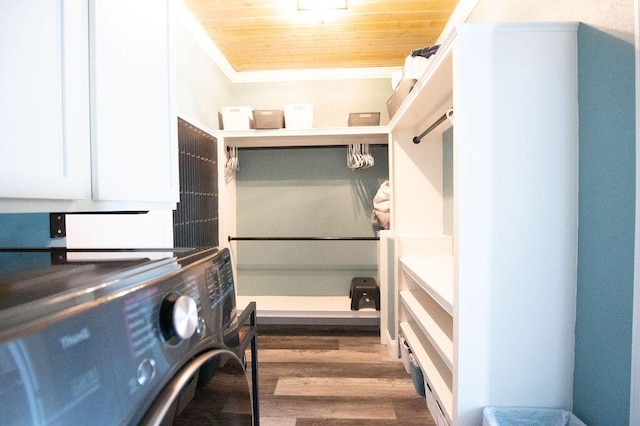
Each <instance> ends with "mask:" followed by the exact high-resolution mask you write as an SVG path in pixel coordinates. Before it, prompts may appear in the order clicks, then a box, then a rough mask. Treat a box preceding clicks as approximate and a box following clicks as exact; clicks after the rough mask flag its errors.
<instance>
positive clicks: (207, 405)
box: [141, 349, 254, 426]
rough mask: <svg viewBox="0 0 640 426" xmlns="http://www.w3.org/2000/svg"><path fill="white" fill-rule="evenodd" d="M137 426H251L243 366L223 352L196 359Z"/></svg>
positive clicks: (169, 384) (235, 357)
mask: <svg viewBox="0 0 640 426" xmlns="http://www.w3.org/2000/svg"><path fill="white" fill-rule="evenodd" d="M141 424H145V425H196V424H207V425H247V426H250V425H253V424H254V422H253V411H252V400H251V391H250V386H249V381H248V379H247V375H246V371H245V368H244V363H243V362H242V361H241V360H240V359H239V358H238V357H237V356H236V354H234V353H233V352H231V351H229V350H227V349H216V350H210V351H207V352H205V353H203V354H201V355H199V356H198V357H196V358H194V359H193V360H191V361H190V362H189V363H188V364H186V365H185V366H184V367H183V368H182V369H181V370H180V371H179V372H178V373H177V374H176V376H175V377H174V378H173V379H172V380H171V381H170V382H169V383H168V384H167V386H166V387H165V388H164V389H163V391H162V392H161V393H160V395H159V396H158V398H157V399H156V400H155V402H154V403H153V405H152V406H151V408H150V409H149V411H148V412H147V414H146V415H145V418H144V419H143V420H142V422H141Z"/></svg>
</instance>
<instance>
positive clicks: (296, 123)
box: [284, 104, 313, 129]
mask: <svg viewBox="0 0 640 426" xmlns="http://www.w3.org/2000/svg"><path fill="white" fill-rule="evenodd" d="M284 127H285V128H286V129H312V128H313V104H289V105H285V106H284Z"/></svg>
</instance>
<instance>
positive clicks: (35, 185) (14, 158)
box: [0, 0, 90, 199]
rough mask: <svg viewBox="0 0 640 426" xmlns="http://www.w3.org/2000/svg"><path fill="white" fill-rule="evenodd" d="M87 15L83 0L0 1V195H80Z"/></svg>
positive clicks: (85, 152)
mask: <svg viewBox="0 0 640 426" xmlns="http://www.w3.org/2000/svg"><path fill="white" fill-rule="evenodd" d="M86 16H87V7H86V5H84V4H83V3H82V2H80V1H51V0H33V1H27V2H23V1H3V2H1V3H0V57H2V67H1V69H0V134H1V135H2V136H1V138H0V197H3V198H31V199H82V198H83V197H84V194H85V189H84V188H85V185H86V182H87V179H88V176H89V175H88V173H89V166H90V163H89V161H87V159H88V158H89V144H88V140H89V75H88V73H87V67H88V66H87V61H88V34H87V18H86Z"/></svg>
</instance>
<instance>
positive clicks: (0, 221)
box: [0, 213, 65, 248]
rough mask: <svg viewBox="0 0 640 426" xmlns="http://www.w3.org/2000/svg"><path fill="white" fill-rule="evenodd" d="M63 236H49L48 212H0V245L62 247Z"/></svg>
mask: <svg viewBox="0 0 640 426" xmlns="http://www.w3.org/2000/svg"><path fill="white" fill-rule="evenodd" d="M64 246H65V239H64V238H51V237H50V230H49V213H9V214H0V247H3V248H24V247H27V248H29V247H30V248H42V247H64Z"/></svg>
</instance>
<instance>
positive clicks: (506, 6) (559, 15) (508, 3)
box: [469, 0, 634, 54]
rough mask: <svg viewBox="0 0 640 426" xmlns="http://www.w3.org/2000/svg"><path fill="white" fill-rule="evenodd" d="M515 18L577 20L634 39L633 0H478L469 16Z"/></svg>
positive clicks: (472, 18)
mask: <svg viewBox="0 0 640 426" xmlns="http://www.w3.org/2000/svg"><path fill="white" fill-rule="evenodd" d="M517 21H579V22H584V23H585V24H587V25H590V26H593V27H595V28H598V29H600V30H602V31H604V32H607V33H609V34H611V35H613V36H616V37H618V38H620V39H622V40H624V41H628V42H631V43H633V41H634V13H633V0H606V1H604V0H518V1H513V0H480V2H479V3H478V5H477V6H476V8H475V9H474V11H473V13H472V14H471V16H470V18H469V22H517ZM543 53H544V52H540V54H543Z"/></svg>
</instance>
